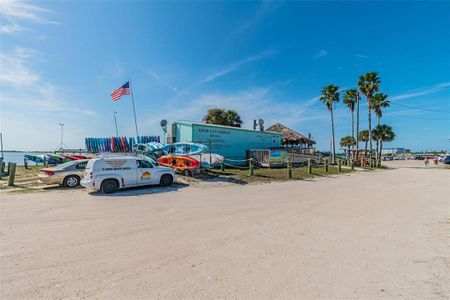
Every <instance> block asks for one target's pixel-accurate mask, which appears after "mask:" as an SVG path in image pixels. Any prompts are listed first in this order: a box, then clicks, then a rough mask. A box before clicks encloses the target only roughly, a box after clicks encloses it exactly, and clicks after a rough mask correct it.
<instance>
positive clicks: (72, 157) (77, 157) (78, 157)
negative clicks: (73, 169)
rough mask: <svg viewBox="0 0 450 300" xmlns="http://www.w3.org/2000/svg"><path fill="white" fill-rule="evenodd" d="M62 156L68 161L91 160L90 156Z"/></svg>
mask: <svg viewBox="0 0 450 300" xmlns="http://www.w3.org/2000/svg"><path fill="white" fill-rule="evenodd" d="M63 156H64V157H65V158H68V159H70V160H80V159H91V158H92V156H86V155H77V154H63Z"/></svg>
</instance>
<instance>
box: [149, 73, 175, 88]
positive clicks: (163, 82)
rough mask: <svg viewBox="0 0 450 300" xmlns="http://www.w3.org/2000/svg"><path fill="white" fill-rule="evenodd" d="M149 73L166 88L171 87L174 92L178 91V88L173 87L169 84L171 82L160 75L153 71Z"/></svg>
mask: <svg viewBox="0 0 450 300" xmlns="http://www.w3.org/2000/svg"><path fill="white" fill-rule="evenodd" d="M150 75H151V76H152V77H153V78H154V79H155V80H156V81H158V82H159V83H161V84H162V85H164V86H166V87H167V88H169V89H171V90H172V91H174V92H177V91H178V89H177V88H176V87H174V86H173V85H171V84H170V83H168V82H167V81H165V80H162V79H161V77H160V76H159V75H158V74H156V73H155V72H153V71H150Z"/></svg>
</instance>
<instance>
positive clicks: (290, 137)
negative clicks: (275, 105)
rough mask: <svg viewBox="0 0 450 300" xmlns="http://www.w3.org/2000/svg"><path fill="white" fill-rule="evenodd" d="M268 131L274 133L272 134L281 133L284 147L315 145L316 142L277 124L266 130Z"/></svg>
mask: <svg viewBox="0 0 450 300" xmlns="http://www.w3.org/2000/svg"><path fill="white" fill-rule="evenodd" d="M266 131H272V132H280V133H281V134H282V135H283V136H282V140H281V143H282V144H283V145H293V144H294V145H295V144H315V143H316V142H315V141H313V140H311V139H308V138H307V137H305V136H304V135H302V134H300V133H298V132H296V131H294V130H292V129H290V128H288V127H286V126H284V125H283V124H280V123H276V124H274V125H272V126H270V127H269V128H267V129H266Z"/></svg>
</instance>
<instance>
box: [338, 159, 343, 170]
mask: <svg viewBox="0 0 450 300" xmlns="http://www.w3.org/2000/svg"><path fill="white" fill-rule="evenodd" d="M341 170H342V168H341V160H340V159H338V171H339V172H341Z"/></svg>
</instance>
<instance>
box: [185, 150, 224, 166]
mask: <svg viewBox="0 0 450 300" xmlns="http://www.w3.org/2000/svg"><path fill="white" fill-rule="evenodd" d="M189 157H191V158H194V159H196V160H198V161H199V162H200V164H201V166H202V167H203V168H213V167H218V166H220V164H221V163H223V160H224V157H223V156H222V155H219V154H216V153H202V154H195V155H189Z"/></svg>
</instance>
